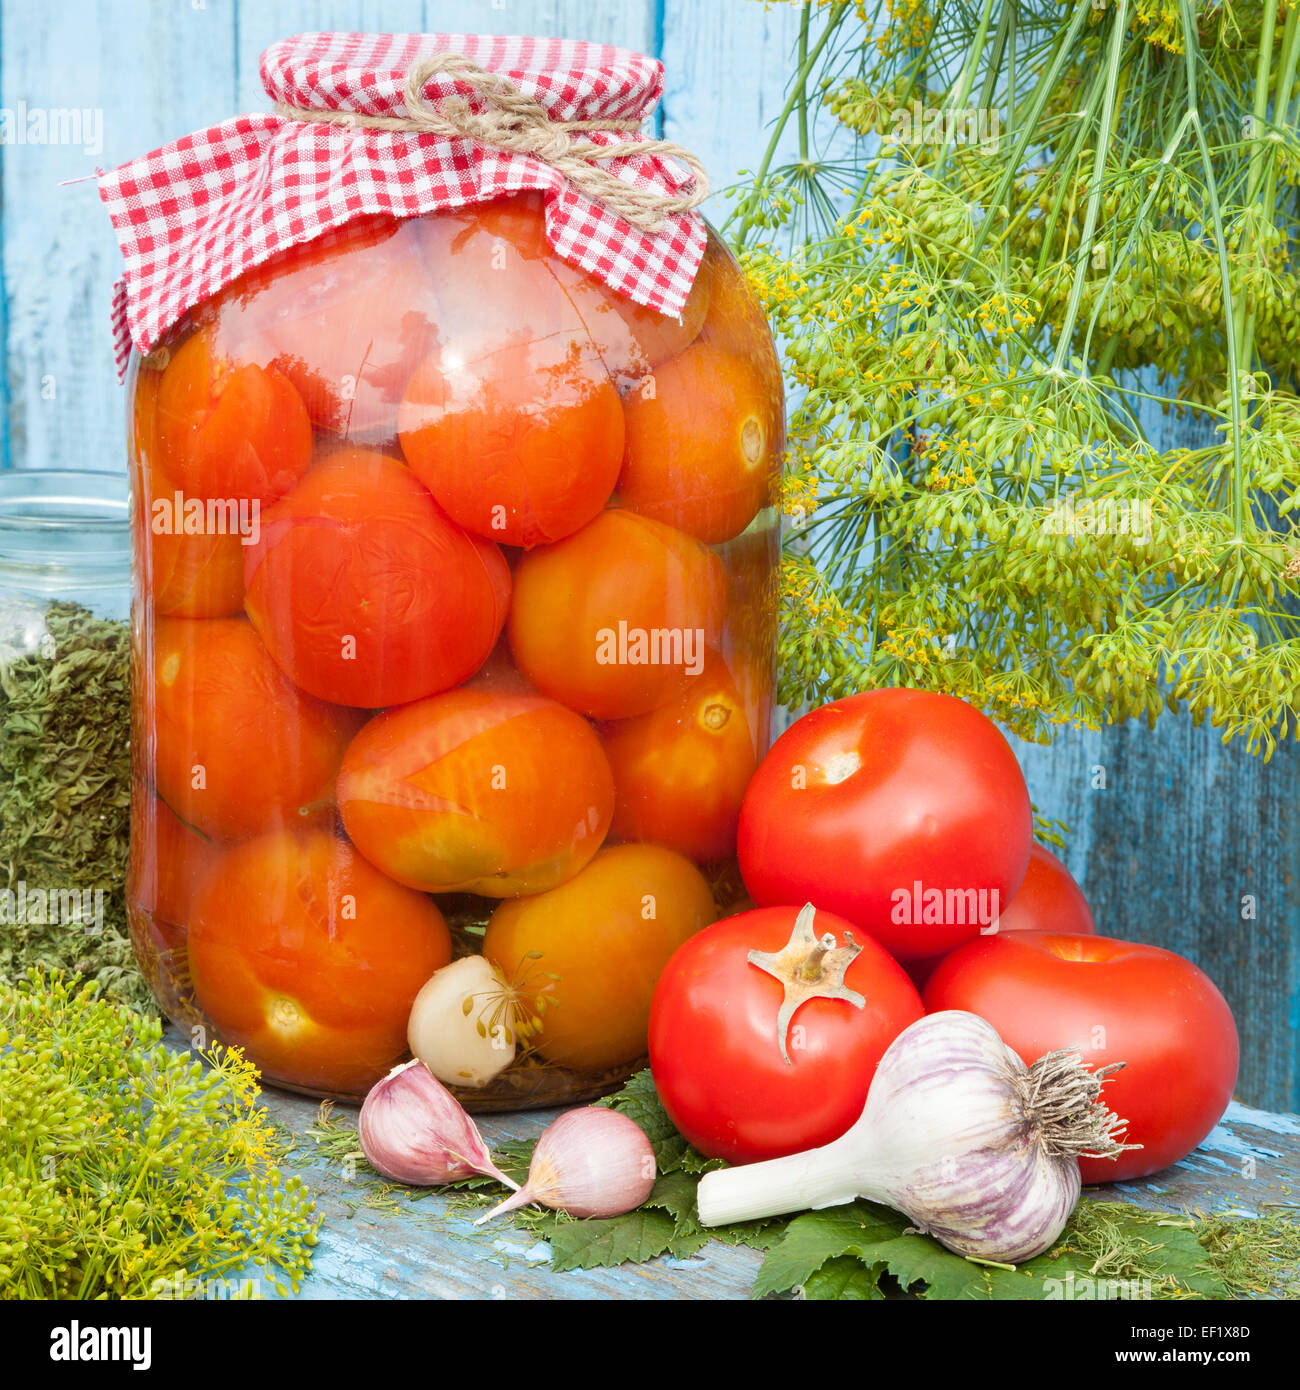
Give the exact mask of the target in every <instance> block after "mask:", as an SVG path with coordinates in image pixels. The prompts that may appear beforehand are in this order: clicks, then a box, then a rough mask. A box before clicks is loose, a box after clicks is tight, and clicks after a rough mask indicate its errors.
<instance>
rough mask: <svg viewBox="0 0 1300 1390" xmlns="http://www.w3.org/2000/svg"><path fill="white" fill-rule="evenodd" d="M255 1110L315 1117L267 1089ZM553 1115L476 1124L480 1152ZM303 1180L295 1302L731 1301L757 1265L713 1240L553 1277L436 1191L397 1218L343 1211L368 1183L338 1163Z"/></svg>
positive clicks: (745, 1291) (295, 1100) (512, 1238)
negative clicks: (305, 1239) (678, 1255)
mask: <svg viewBox="0 0 1300 1390" xmlns="http://www.w3.org/2000/svg"><path fill="white" fill-rule="evenodd" d="M262 1103H263V1105H264V1106H265V1108H266V1109H267V1110H268V1111H269V1112H270V1114H271V1115H272V1116H274V1117H275V1118H276V1119H277V1120H279V1121H281V1122H282V1123H284V1124H287V1125H288V1126H289V1128H290V1129H292V1130H293V1131H294V1132H295V1133H296V1134H302V1132H303V1131H304V1130H305V1128H306V1127H307V1125H309V1124H310V1123H311V1122H312V1120H313V1118H314V1117H315V1115H316V1113H317V1106H316V1103H315V1102H313V1101H310V1100H307V1099H305V1098H303V1097H301V1096H291V1095H287V1094H285V1093H283V1092H279V1091H273V1090H269V1089H268V1090H267V1091H265V1092H264V1094H263V1097H262ZM559 1113H560V1112H559V1111H556V1110H551V1111H532V1112H529V1113H526V1114H520V1115H491V1116H484V1117H483V1118H482V1120H481V1121H480V1124H479V1128H480V1129H481V1130H482V1132H483V1136H484V1138H485V1139H486V1140H487V1142H488V1144H489V1145H493V1144H498V1143H500V1142H501V1141H502V1140H504V1139H524V1138H535V1137H536V1136H537V1135H538V1134H540V1133H541V1131H542V1130H543V1129H544V1128H545V1127H546V1125H547V1124H549V1123H550V1122H551V1120H553V1119H554V1118H555V1116H556V1115H557V1114H559ZM304 1146H305V1148H307V1149H308V1150H310V1146H311V1141H310V1140H309V1139H307V1140H304ZM303 1176H304V1178H305V1180H306V1181H307V1182H308V1183H309V1184H310V1186H311V1188H312V1192H313V1194H314V1195H315V1198H316V1203H317V1207H318V1210H319V1211H320V1213H321V1215H322V1216H323V1217H324V1226H323V1229H322V1231H321V1239H320V1244H319V1245H318V1246H317V1247H316V1254H315V1259H314V1261H313V1268H312V1273H311V1276H310V1278H309V1279H308V1280H307V1281H306V1283H305V1284H304V1286H303V1289H302V1292H301V1297H303V1298H500V1299H515V1298H520V1299H571V1298H620V1299H621V1298H635V1299H667V1298H677V1299H681V1298H687V1299H697V1298H698V1299H740V1298H747V1297H748V1296H749V1291H750V1289H751V1288H752V1287H753V1283H754V1277H755V1275H756V1274H757V1272H758V1266H759V1264H760V1263H761V1262H762V1256H761V1254H759V1252H758V1251H755V1250H747V1249H741V1248H734V1247H731V1246H726V1245H719V1244H717V1243H716V1242H714V1243H711V1244H710V1245H708V1246H707V1247H706V1248H705V1249H704V1250H702V1251H701V1252H700V1253H699V1254H698V1255H696V1256H694V1257H693V1258H691V1259H689V1260H668V1259H657V1260H652V1261H650V1262H648V1263H646V1264H643V1265H624V1266H619V1267H617V1268H614V1269H593V1270H568V1271H566V1272H564V1273H557V1272H556V1271H555V1270H554V1269H552V1268H551V1267H550V1265H549V1259H550V1251H549V1248H548V1247H547V1246H546V1245H545V1244H544V1243H542V1242H530V1241H529V1240H528V1239H527V1238H526V1237H524V1236H522V1235H521V1234H520V1233H519V1232H518V1231H515V1230H513V1229H511V1228H510V1227H509V1226H508V1225H503V1226H502V1228H501V1229H500V1230H499V1231H490V1230H486V1229H480V1230H477V1231H476V1230H475V1229H474V1226H473V1223H472V1221H471V1220H469V1219H468V1218H467V1217H466V1216H464V1215H461V1214H457V1213H455V1212H454V1211H450V1210H449V1207H450V1205H451V1203H450V1202H449V1200H448V1198H446V1197H444V1196H441V1195H439V1194H438V1193H437V1192H432V1191H431V1192H428V1193H427V1194H424V1195H422V1196H420V1197H419V1198H418V1200H416V1201H413V1202H412V1203H411V1207H410V1212H409V1214H408V1213H407V1212H405V1211H404V1212H402V1214H401V1215H400V1216H396V1215H393V1214H390V1213H388V1212H376V1211H373V1210H366V1209H365V1208H364V1207H357V1208H355V1210H354V1209H353V1207H352V1206H350V1204H355V1203H357V1202H358V1201H359V1200H360V1198H361V1197H362V1195H363V1194H364V1191H365V1189H366V1188H367V1187H368V1186H370V1185H372V1184H373V1182H374V1180H373V1179H372V1178H370V1177H368V1176H366V1175H364V1174H356V1175H355V1176H353V1177H351V1178H350V1179H349V1178H348V1177H347V1176H346V1175H345V1174H344V1172H343V1170H342V1168H341V1166H340V1165H339V1164H337V1163H322V1162H320V1161H316V1162H313V1163H312V1164H311V1166H310V1168H307V1169H305V1170H303Z"/></svg>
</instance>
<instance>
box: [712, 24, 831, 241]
mask: <svg viewBox="0 0 1300 1390" xmlns="http://www.w3.org/2000/svg"><path fill="white" fill-rule="evenodd" d="M848 11H849V0H835V4H834V5H832V6H831V11H830V14H829V15H827V17H826V27H825V29H823V30H822V32H821V35H820V37H819V38H818V39H817V42H816V43H815V44H813V46H812V48H811V49H810V50H809V53H808V56H807V57H806V58H805V59H804V61H803V62H802V63H801V64H800V65H799V71H798V72H797V73H796V74H795V76H794V81H793V82H792V83H791V84H790V95H789V96H788V97H787V98H786V102H785V105H784V106H783V107H782V108H781V112H780V114H779V115H778V116H777V118H776V122H775V124H774V126H773V130H772V138H771V139H770V140H769V141H768V143H767V149H766V150H765V151H764V152H763V158H762V161H761V162H760V164H759V166H758V169H757V170H756V171H755V174H754V192H753V193H751V194H750V196H749V197H748V198H746V199H745V201H744V202H743V203H742V204H740V205H739V206H738V207H737V208H735V209H734V210H733V211H732V213H731V216H730V217H728V218H727V220H726V221H725V222H724V223H723V229H724V230H725V229H726V228H727V227H729V226H730V225H731V223H732V222H733V221H739V223H740V231H739V234H738V235H737V236H736V238H735V241H736V245H737V247H738V248H739V249H743V248H744V246H745V242H746V240H747V239H748V237H749V234H750V232H751V231H752V230H753V227H754V224H753V222H752V221H751V220H750V217H751V214H752V213H753V210H754V207H755V205H756V203H757V201H758V196H759V189H761V188H762V186H763V180H764V179H765V178H766V177H767V174H768V170H769V169H771V167H772V161H773V160H774V159H775V158H776V151H777V147H778V146H779V145H780V143H781V137H782V135H784V134H785V128H786V125H787V124H788V123H789V120H790V117H791V115H792V114H793V113H794V111H795V108H796V107H797V106H798V105H799V103H800V102H801V101H802V102H803V103H804V105H805V107H806V105H807V101H808V92H807V86H808V79H809V77H811V76H812V73H813V69H814V68H815V67H816V66H817V60H818V59H819V58H820V57H821V54H822V50H823V49H824V48H825V47H826V45H827V44H828V43H829V42H830V39H831V36H832V35H833V34H834V33H835V32H836V30H837V29H838V28H839V27H840V25H841V24H842V23H843V22H844V17H845V16H846V15H847V14H848ZM807 20H808V7H805V9H804V14H803V17H802V19H801V21H800V23H801V24H805V23H807Z"/></svg>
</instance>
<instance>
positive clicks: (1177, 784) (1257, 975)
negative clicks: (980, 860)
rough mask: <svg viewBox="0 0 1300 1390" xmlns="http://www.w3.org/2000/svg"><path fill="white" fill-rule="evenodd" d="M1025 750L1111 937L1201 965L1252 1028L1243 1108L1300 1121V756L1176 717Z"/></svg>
mask: <svg viewBox="0 0 1300 1390" xmlns="http://www.w3.org/2000/svg"><path fill="white" fill-rule="evenodd" d="M1142 418H1143V424H1144V427H1145V428H1146V430H1147V433H1148V435H1149V437H1150V438H1151V439H1152V441H1153V442H1154V443H1155V444H1156V445H1157V446H1159V447H1161V448H1168V447H1172V446H1173V445H1175V444H1180V443H1181V444H1190V445H1195V444H1197V443H1203V442H1206V440H1207V435H1206V432H1205V431H1204V430H1203V429H1202V430H1200V431H1197V430H1196V429H1195V428H1192V429H1189V428H1188V426H1187V425H1186V424H1184V423H1182V422H1179V421H1177V420H1175V419H1174V418H1173V417H1170V416H1165V415H1163V414H1161V412H1160V409H1159V407H1158V406H1154V405H1151V404H1150V403H1148V404H1147V405H1146V406H1145V407H1144V410H1143V417H1142ZM1018 751H1019V752H1020V754H1021V759H1022V763H1023V765H1024V767H1025V771H1026V776H1027V777H1028V779H1029V786H1030V791H1031V793H1032V794H1033V797H1034V800H1035V801H1036V802H1037V804H1038V806H1039V809H1040V810H1041V811H1043V812H1044V813H1045V814H1047V815H1051V816H1057V817H1060V818H1061V819H1063V820H1065V821H1066V822H1067V823H1068V824H1069V825H1070V827H1071V832H1072V833H1071V836H1070V838H1069V850H1068V852H1067V854H1066V862H1067V863H1068V865H1069V867H1070V871H1071V872H1072V873H1073V874H1074V875H1075V876H1076V878H1078V880H1079V882H1080V884H1081V885H1082V887H1083V890H1084V892H1085V893H1086V894H1087V897H1088V901H1089V903H1090V904H1091V905H1092V908H1093V911H1094V913H1095V914H1096V917H1097V922H1098V926H1099V928H1100V930H1101V931H1103V932H1105V933H1106V934H1107V935H1110V936H1117V937H1120V938H1129V939H1132V940H1135V941H1149V942H1152V943H1153V944H1155V945H1159V946H1167V947H1169V948H1170V949H1172V950H1175V951H1179V952H1180V953H1182V954H1183V955H1185V956H1188V957H1189V958H1190V959H1192V960H1194V961H1195V962H1196V963H1197V964H1198V965H1200V966H1201V967H1202V969H1204V970H1205V971H1206V972H1207V973H1208V974H1209V975H1210V976H1211V977H1212V978H1213V979H1214V981H1215V983H1216V984H1217V985H1218V986H1219V988H1220V989H1221V990H1222V991H1223V993H1224V995H1225V996H1226V998H1227V1000H1228V1003H1229V1004H1230V1005H1231V1007H1232V1011H1233V1013H1234V1015H1235V1016H1236V1019H1237V1027H1238V1030H1239V1032H1240V1035H1241V1074H1240V1080H1239V1082H1238V1086H1237V1095H1238V1096H1239V1097H1240V1099H1242V1100H1244V1101H1246V1102H1248V1103H1249V1104H1252V1105H1258V1106H1263V1107H1266V1108H1267V1109H1270V1110H1281V1111H1296V1110H1300V1056H1297V1043H1296V1034H1297V1029H1300V823H1298V821H1297V813H1296V810H1295V808H1296V806H1297V803H1300V749H1297V747H1296V745H1295V743H1294V742H1292V743H1290V744H1288V745H1286V746H1284V747H1283V748H1282V749H1281V750H1280V751H1279V752H1278V753H1277V754H1276V755H1275V756H1274V758H1273V759H1272V761H1271V762H1269V763H1267V764H1266V763H1264V762H1263V761H1262V760H1261V759H1259V758H1253V757H1251V756H1250V755H1249V754H1248V753H1247V752H1246V749H1245V746H1244V744H1242V743H1240V742H1233V743H1231V744H1229V745H1227V746H1226V747H1225V746H1224V744H1223V743H1222V741H1221V738H1220V736H1219V734H1218V733H1217V732H1216V731H1215V730H1214V729H1212V728H1210V727H1209V726H1205V727H1202V728H1200V729H1194V728H1193V727H1192V724H1191V721H1190V720H1189V719H1186V718H1175V717H1174V716H1172V715H1166V716H1164V717H1163V718H1162V719H1160V720H1159V721H1158V722H1157V726H1156V729H1155V731H1154V732H1152V731H1150V730H1148V728H1147V726H1146V724H1145V723H1133V722H1130V723H1128V724H1126V725H1123V726H1119V727H1109V728H1105V729H1101V730H1098V731H1095V732H1081V731H1076V730H1063V731H1062V732H1061V733H1059V734H1058V735H1057V737H1056V739H1055V741H1054V742H1053V743H1052V745H1051V746H1050V747H1048V748H1042V747H1030V746H1027V745H1024V744H1021V745H1019V747H1018ZM1189 1065H1195V1062H1194V1059H1191V1060H1189Z"/></svg>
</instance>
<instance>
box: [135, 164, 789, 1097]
mask: <svg viewBox="0 0 1300 1390" xmlns="http://www.w3.org/2000/svg"><path fill="white" fill-rule="evenodd" d="M547 198H548V195H547V193H546V191H545V190H537V189H534V190H528V189H525V190H522V191H517V192H512V193H509V194H506V195H504V196H494V197H491V198H488V199H485V200H481V201H474V202H471V203H468V204H465V205H462V206H458V207H451V208H444V209H441V210H436V211H432V212H428V213H424V214H422V215H416V216H406V217H399V216H394V215H389V214H367V215H361V216H357V217H353V218H351V219H349V220H348V221H347V222H346V223H345V224H344V225H341V226H336V227H334V228H331V229H329V230H328V231H326V232H324V233H323V234H321V235H319V236H315V237H313V238H312V239H310V240H306V241H303V242H300V243H298V244H294V245H291V246H289V247H288V248H287V249H284V250H282V251H280V252H279V253H277V254H275V255H273V256H271V257H269V258H267V259H264V260H262V261H261V262H260V263H258V264H256V265H254V266H252V267H251V268H249V269H247V270H246V271H244V272H243V273H242V274H240V275H238V276H237V277H236V278H235V279H233V280H232V281H231V282H230V283H228V284H227V285H225V286H224V287H223V288H221V289H220V290H219V292H217V293H215V294H212V295H211V296H209V297H207V298H205V299H204V300H202V302H200V303H197V304H195V305H193V306H192V307H191V308H190V309H189V310H188V311H187V312H186V313H185V314H184V315H183V317H182V318H181V320H180V321H179V322H178V323H176V324H175V325H174V326H173V327H172V328H171V329H170V330H169V331H168V332H167V333H166V334H165V335H164V337H163V338H162V340H161V341H160V342H159V343H158V344H157V345H155V346H153V347H152V348H151V349H150V350H149V351H148V352H147V353H145V354H142V353H140V352H138V351H137V352H135V353H134V354H133V355H132V359H131V363H130V369H129V374H128V382H127V384H128V394H129V408H128V418H129V422H130V429H129V436H130V443H129V452H130V460H131V472H132V480H133V491H134V510H133V529H134V543H135V551H134V558H135V567H134V569H135V590H134V652H133V656H134V672H133V698H134V725H133V734H134V737H133V750H134V768H133V776H134V802H133V817H132V834H133V842H132V856H131V872H130V880H129V884H128V893H127V898H128V908H129V916H130V921H131V926H132V932H133V940H134V943H135V946H136V950H137V955H138V958H139V960H140V963H141V966H142V968H143V969H144V971H145V973H146V975H147V977H148V979H149V981H150V984H151V986H152V988H153V989H154V991H155V993H156V995H157V997H158V999H159V1000H160V1002H161V1003H162V1004H163V1006H164V1007H165V1008H166V1009H167V1011H168V1012H169V1013H170V1014H171V1016H172V1017H173V1018H174V1019H175V1020H176V1021H177V1022H178V1023H180V1024H181V1025H182V1026H183V1027H185V1028H186V1029H189V1030H196V1029H197V1030H199V1032H198V1033H197V1034H196V1036H199V1037H200V1038H210V1039H213V1040H219V1041H221V1042H223V1043H225V1044H229V1045H237V1046H239V1047H241V1048H243V1049H244V1050H245V1052H246V1054H247V1055H248V1056H249V1057H250V1058H251V1059H252V1060H253V1061H254V1062H255V1063H256V1064H257V1066H258V1067H259V1068H260V1069H261V1071H262V1074H263V1076H264V1078H265V1079H266V1080H267V1081H268V1082H271V1083H274V1084H276V1085H279V1086H283V1087H287V1088H290V1089H295V1090H301V1091H305V1092H310V1093H313V1094H320V1095H328V1096H335V1097H341V1098H357V1097H360V1096H363V1095H364V1094H365V1092H366V1090H367V1089H368V1088H369V1087H370V1086H371V1085H373V1084H374V1082H375V1081H377V1080H378V1079H379V1078H381V1077H382V1076H383V1075H384V1074H385V1073H386V1072H388V1071H389V1070H390V1069H391V1068H392V1067H393V1066H395V1065H397V1064H398V1063H400V1062H401V1061H403V1060H404V1059H405V1058H406V1057H408V1056H409V1055H410V1050H411V1049H412V1048H414V1050H415V1051H416V1053H417V1055H420V1056H421V1057H423V1058H424V1060H425V1061H426V1062H428V1063H429V1065H430V1067H431V1069H432V1070H434V1072H435V1074H436V1075H438V1076H439V1077H440V1079H441V1080H443V1081H444V1082H445V1083H446V1084H448V1085H449V1086H451V1087H452V1088H453V1090H454V1091H455V1092H456V1094H457V1095H458V1096H459V1098H460V1099H461V1100H462V1101H463V1102H464V1103H465V1104H466V1105H467V1106H469V1107H471V1108H478V1109H514V1108H521V1107H524V1106H529V1105H543V1104H553V1103H557V1102H560V1101H568V1100H576V1099H580V1098H584V1097H591V1096H594V1095H597V1094H600V1093H602V1092H604V1091H607V1090H609V1089H611V1088H612V1087H613V1086H614V1085H616V1084H617V1083H618V1082H619V1081H621V1080H622V1079H624V1078H625V1077H626V1076H627V1075H628V1074H630V1073H631V1072H632V1071H633V1070H634V1069H635V1068H636V1067H637V1066H638V1065H640V1064H642V1062H643V1059H644V1055H645V1052H646V1030H647V1023H648V1015H649V1007H650V998H651V993H652V991H653V988H654V985H655V982H656V979H657V977H658V975H659V973H660V971H661V970H662V968H663V966H664V965H665V963H666V962H667V960H668V958H669V956H670V955H671V954H672V953H673V951H674V950H675V949H676V948H677V947H678V946H679V945H681V943H682V942H683V941H684V940H685V939H686V938H687V937H689V936H690V935H691V934H692V933H694V932H696V931H699V930H700V929H701V928H703V927H704V926H706V925H707V924H708V923H710V922H711V921H713V920H714V919H715V918H716V917H717V916H718V915H720V914H723V913H726V912H727V911H729V910H731V909H733V908H734V907H735V906H736V905H737V903H738V901H739V899H740V897H741V894H742V893H743V889H742V888H741V886H740V880H739V876H738V874H737V872H736V868H735V859H734V851H735V837H736V822H737V816H738V813H739V809H740V802H741V797H742V794H743V792H744V789H745V786H746V783H747V781H748V779H749V776H750V774H751V772H752V771H753V769H754V767H755V765H756V762H757V760H758V759H759V758H760V757H761V756H762V754H763V752H764V751H765V749H766V745H767V741H768V736H769V721H770V715H771V707H772V700H773V681H774V672H773V661H774V636H775V602H776V564H777V552H778V513H779V508H778V496H777V489H778V482H779V473H780V465H781V456H782V450H783V443H784V440H783V416H782V392H781V377H780V371H779V368H778V365H777V358H776V353H775V349H774V346H773V342H772V338H771V334H770V332H769V330H768V328H767V326H766V324H765V322H764V319H763V316H762V313H761V311H760V309H759V308H758V305H757V303H756V301H755V299H754V297H753V296H752V294H751V292H750V290H749V289H748V287H747V285H746V282H745V279H744V277H743V275H742V273H741V270H740V269H739V267H738V265H737V263H736V261H735V260H734V259H733V257H732V256H731V254H730V253H729V252H728V251H727V249H726V248H725V246H724V245H723V243H722V241H721V240H720V239H719V238H718V236H717V235H716V234H715V233H714V232H713V231H712V230H707V231H706V237H707V244H706V247H705V250H704V253H703V257H702V259H701V260H700V261H699V263H698V268H697V269H696V270H695V273H694V277H693V280H692V283H691V288H690V291H689V295H688V297H687V298H686V301H685V305H684V307H683V308H682V309H681V311H680V313H679V314H672V313H663V312H660V311H658V310H656V309H653V308H650V307H646V306H644V305H641V304H638V303H636V302H634V301H633V300H632V299H631V298H629V297H627V296H626V295H625V294H623V293H621V292H619V290H617V289H615V288H613V287H611V286H610V285H609V284H608V283H606V282H604V281H603V280H602V279H601V278H599V277H598V276H597V275H595V274H592V273H590V272H589V271H586V270H583V269H581V268H579V267H578V266H576V265H575V264H573V263H572V262H571V261H570V260H569V259H565V258H564V257H562V256H561V255H560V254H559V253H558V252H557V250H556V249H555V247H554V245H553V244H552V241H551V239H550V236H549V235H548V227H547Z"/></svg>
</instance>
